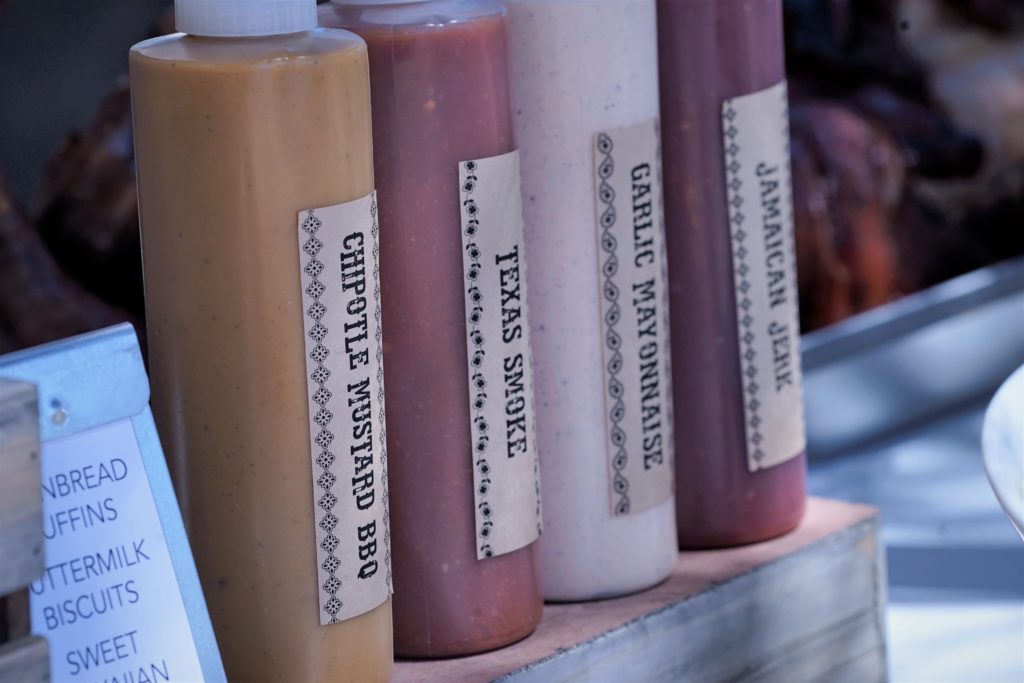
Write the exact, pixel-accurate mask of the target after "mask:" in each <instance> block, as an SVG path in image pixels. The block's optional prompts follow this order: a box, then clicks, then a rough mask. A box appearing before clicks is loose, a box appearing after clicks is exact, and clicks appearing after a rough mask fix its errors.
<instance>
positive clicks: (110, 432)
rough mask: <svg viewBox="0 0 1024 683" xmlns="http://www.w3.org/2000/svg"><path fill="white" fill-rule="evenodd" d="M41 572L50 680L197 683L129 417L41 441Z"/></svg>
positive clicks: (181, 607)
mask: <svg viewBox="0 0 1024 683" xmlns="http://www.w3.org/2000/svg"><path fill="white" fill-rule="evenodd" d="M41 466H42V489H43V535H44V537H45V543H46V571H45V573H44V574H43V576H42V578H41V579H39V580H38V581H36V582H34V583H33V584H32V585H31V586H30V596H31V597H30V601H31V612H32V631H33V633H36V634H37V635H41V636H44V637H46V638H47V639H49V641H50V662H51V664H50V665H51V676H52V679H53V680H54V681H89V682H90V683H91V682H92V681H201V680H203V672H202V669H201V667H200V663H199V657H198V654H197V652H196V644H195V641H194V640H193V637H192V631H191V628H190V627H189V621H188V616H187V614H186V612H185V604H184V601H183V600H182V595H181V591H180V590H179V588H178V580H177V577H176V576H175V573H174V566H173V564H172V562H171V555H170V552H169V550H168V547H167V542H166V540H165V538H164V533H163V528H162V527H161V525H160V517H159V514H158V512H157V508H156V503H155V502H154V500H153V492H152V489H151V488H150V485H149V479H148V477H147V475H146V469H145V465H144V464H143V462H142V453H141V451H140V450H139V444H138V441H137V439H136V437H135V430H134V428H133V427H132V423H131V421H130V420H121V421H119V422H114V423H111V424H108V425H105V426H102V427H95V428H93V429H88V430H86V431H83V432H79V433H77V434H74V435H71V436H67V437H63V438H59V439H54V440H52V441H49V442H47V443H45V444H44V445H43V448H42V463H41Z"/></svg>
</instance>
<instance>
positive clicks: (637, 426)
mask: <svg viewBox="0 0 1024 683" xmlns="http://www.w3.org/2000/svg"><path fill="white" fill-rule="evenodd" d="M659 150H660V144H659V135H658V121H657V120H656V119H654V120H650V121H645V122H643V123H640V124H637V125H634V126H629V127H626V128H620V129H618V130H611V131H605V132H602V133H598V134H597V135H595V136H594V161H595V187H596V195H597V217H598V226H597V229H598V241H599V246H600V249H599V250H598V268H599V271H600V282H601V319H602V327H603V329H602V333H603V337H602V341H603V344H602V348H603V351H604V387H605V395H604V400H605V433H606V439H607V454H608V467H609V475H610V476H609V485H610V486H609V494H610V499H611V509H612V514H614V515H628V514H631V513H637V512H642V511H644V510H647V509H649V508H652V507H654V506H655V505H658V504H659V503H662V502H663V501H665V500H667V499H668V498H670V497H671V496H672V491H673V483H674V476H673V472H672V466H673V440H672V398H671V397H672V385H671V381H672V380H671V372H670V369H669V328H668V286H667V282H668V279H667V271H666V263H667V259H666V256H665V226H664V221H663V219H662V215H663V214H662V203H661V169H660V163H659V160H660V154H659Z"/></svg>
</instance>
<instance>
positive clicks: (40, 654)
mask: <svg viewBox="0 0 1024 683" xmlns="http://www.w3.org/2000/svg"><path fill="white" fill-rule="evenodd" d="M39 465H40V444H39V404H38V397H37V393H36V388H35V387H34V386H33V385H31V384H26V383H24V382H14V381H11V380H5V379H0V683H7V682H8V681H10V682H11V683H14V682H18V683H21V682H35V681H48V680H49V678H50V655H49V648H48V647H47V643H46V640H45V639H43V638H39V637H35V636H31V635H29V631H30V622H29V598H28V590H27V588H26V586H28V585H29V584H30V583H31V582H32V581H34V580H35V579H37V578H39V576H40V575H42V573H43V570H44V569H45V557H44V554H43V506H42V494H41V489H40V470H39Z"/></svg>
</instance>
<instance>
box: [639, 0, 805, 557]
mask: <svg viewBox="0 0 1024 683" xmlns="http://www.w3.org/2000/svg"><path fill="white" fill-rule="evenodd" d="M658 45H659V57H660V69H661V114H662V116H661V121H662V131H663V136H664V137H663V142H664V165H665V166H664V167H665V217H666V231H667V239H668V254H669V274H670V301H671V316H670V317H671V321H672V369H673V376H672V381H673V387H674V391H675V426H676V437H677V441H676V443H677V449H676V473H677V482H678V486H677V499H676V509H677V512H678V526H679V542H680V544H681V545H682V546H684V547H691V548H693V547H697V548H699V547H721V546H732V545H739V544H743V543H752V542H754V541H760V540H764V539H767V538H771V537H773V536H778V535H779V534H782V533H784V532H786V531H789V530H790V529H792V528H794V527H795V526H796V525H797V523H798V522H799V521H800V518H801V517H802V516H803V512H804V502H805V495H806V494H805V470H806V463H805V452H804V451H805V447H806V436H805V431H804V418H803V396H802V394H803V391H802V383H801V371H800V329H799V324H798V315H797V313H798V308H797V287H796V264H795V257H794V246H793V204H792V190H791V186H790V160H789V127H788V126H789V124H788V108H787V99H786V81H785V66H784V64H783V41H782V6H781V0H659V1H658Z"/></svg>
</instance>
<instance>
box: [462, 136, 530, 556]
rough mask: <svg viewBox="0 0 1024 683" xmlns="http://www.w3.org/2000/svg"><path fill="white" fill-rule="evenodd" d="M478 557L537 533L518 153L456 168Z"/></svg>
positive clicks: (506, 550) (515, 545)
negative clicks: (463, 275) (459, 193)
mask: <svg viewBox="0 0 1024 683" xmlns="http://www.w3.org/2000/svg"><path fill="white" fill-rule="evenodd" d="M459 183H460V186H461V190H460V192H461V204H462V246H463V251H462V262H463V266H464V271H465V285H466V289H465V292H466V332H467V335H468V338H467V355H468V362H469V410H470V416H471V420H470V422H471V431H472V438H473V483H474V486H475V489H474V503H475V509H476V530H477V544H476V545H477V558H478V559H483V558H487V557H494V556H496V555H503V554H505V553H510V552H512V551H514V550H518V549H520V548H522V547H525V546H527V545H529V544H530V543H532V542H533V541H535V540H537V538H538V537H539V536H540V533H541V510H540V479H539V466H538V462H537V440H536V427H535V423H534V405H533V359H532V357H531V355H530V339H529V333H530V326H529V324H528V323H527V320H528V318H527V305H526V251H525V248H524V246H523V207H522V195H521V193H520V189H519V152H509V153H508V154H502V155H501V156H496V157H490V158H487V159H475V160H469V161H464V162H463V163H461V164H459Z"/></svg>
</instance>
